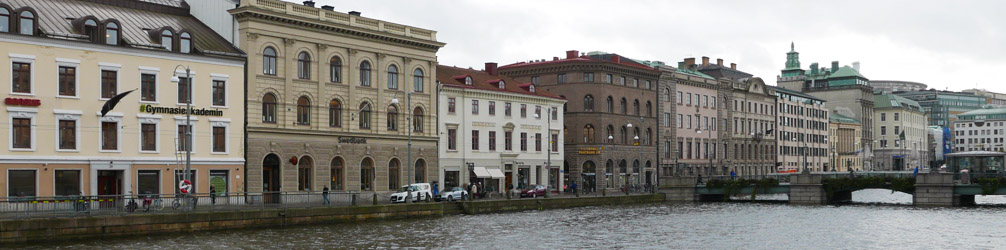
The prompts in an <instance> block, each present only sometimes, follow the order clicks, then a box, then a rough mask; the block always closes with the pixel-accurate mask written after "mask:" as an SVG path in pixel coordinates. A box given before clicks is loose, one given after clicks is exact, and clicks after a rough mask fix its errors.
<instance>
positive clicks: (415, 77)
mask: <svg viewBox="0 0 1006 250" xmlns="http://www.w3.org/2000/svg"><path fill="white" fill-rule="evenodd" d="M412 91H414V92H416V93H423V70H422V69H416V70H415V71H413V72H412Z"/></svg>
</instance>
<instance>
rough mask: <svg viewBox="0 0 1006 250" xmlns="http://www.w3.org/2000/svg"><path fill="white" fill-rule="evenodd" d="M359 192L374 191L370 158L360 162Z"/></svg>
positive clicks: (372, 163) (372, 164) (372, 162)
mask: <svg viewBox="0 0 1006 250" xmlns="http://www.w3.org/2000/svg"><path fill="white" fill-rule="evenodd" d="M360 190H363V191H374V160H371V159H370V158H363V161H361V162H360Z"/></svg>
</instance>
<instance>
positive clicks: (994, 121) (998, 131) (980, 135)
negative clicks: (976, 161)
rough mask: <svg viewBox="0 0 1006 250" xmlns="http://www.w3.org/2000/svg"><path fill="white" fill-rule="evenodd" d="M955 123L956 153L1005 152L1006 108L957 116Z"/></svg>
mask: <svg viewBox="0 0 1006 250" xmlns="http://www.w3.org/2000/svg"><path fill="white" fill-rule="evenodd" d="M957 118H958V120H957V121H954V124H953V127H952V128H951V130H953V135H954V137H953V138H954V145H953V151H954V152H966V151H996V152H1003V151H1004V148H1006V146H1004V140H1006V108H989V109H978V110H972V111H968V112H965V113H963V114H960V115H957Z"/></svg>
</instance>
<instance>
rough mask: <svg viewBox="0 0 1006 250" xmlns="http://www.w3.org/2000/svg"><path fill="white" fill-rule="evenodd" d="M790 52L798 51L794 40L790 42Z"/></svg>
mask: <svg viewBox="0 0 1006 250" xmlns="http://www.w3.org/2000/svg"><path fill="white" fill-rule="evenodd" d="M789 52H796V46H794V43H793V41H790V42H789Z"/></svg>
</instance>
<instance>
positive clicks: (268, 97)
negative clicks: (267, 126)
mask: <svg viewBox="0 0 1006 250" xmlns="http://www.w3.org/2000/svg"><path fill="white" fill-rule="evenodd" d="M262 122H264V123H276V96H275V95H273V94H272V93H267V94H265V96H263V97H262Z"/></svg>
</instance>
